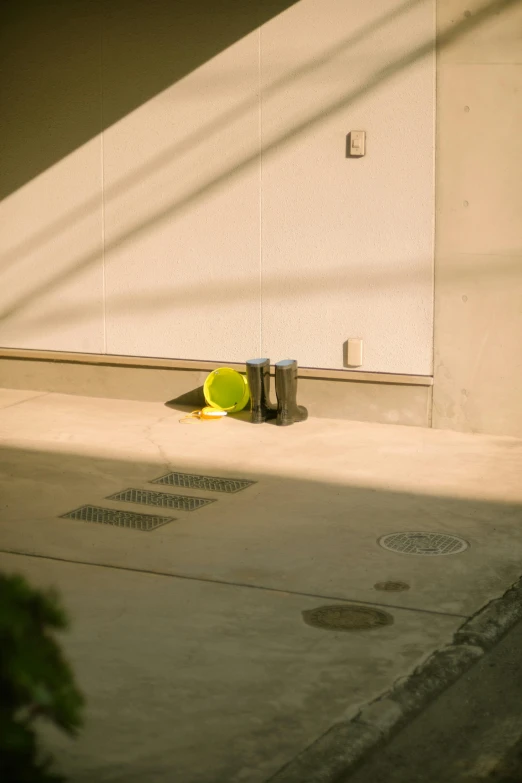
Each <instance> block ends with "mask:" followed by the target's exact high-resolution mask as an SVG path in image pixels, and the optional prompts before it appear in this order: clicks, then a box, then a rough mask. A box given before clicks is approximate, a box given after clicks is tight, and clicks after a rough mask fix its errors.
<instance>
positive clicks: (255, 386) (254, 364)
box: [246, 359, 277, 424]
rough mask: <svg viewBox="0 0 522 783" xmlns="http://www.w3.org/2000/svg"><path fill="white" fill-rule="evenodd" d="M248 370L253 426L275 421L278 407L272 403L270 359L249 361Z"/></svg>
mask: <svg viewBox="0 0 522 783" xmlns="http://www.w3.org/2000/svg"><path fill="white" fill-rule="evenodd" d="M246 369H247V381H248V386H249V389H250V412H251V421H252V424H262V423H263V422H264V421H266V420H267V419H274V418H275V417H276V415H277V406H276V405H273V404H272V403H271V402H270V359H249V361H248V362H247V363H246Z"/></svg>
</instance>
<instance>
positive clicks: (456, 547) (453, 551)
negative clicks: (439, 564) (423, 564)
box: [378, 532, 469, 556]
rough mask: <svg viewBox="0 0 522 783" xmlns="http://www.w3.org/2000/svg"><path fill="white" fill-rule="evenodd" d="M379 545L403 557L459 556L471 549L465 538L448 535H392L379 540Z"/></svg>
mask: <svg viewBox="0 0 522 783" xmlns="http://www.w3.org/2000/svg"><path fill="white" fill-rule="evenodd" d="M378 543H379V544H380V545H381V546H382V547H383V548H384V549H388V550H390V552H400V553H401V554H403V555H431V556H434V555H457V554H459V553H460V552H464V551H465V550H466V549H467V548H468V547H469V544H468V542H467V541H465V540H464V539H463V538H459V537H458V536H450V535H446V533H419V532H416V533H390V534H389V535H387V536H382V538H379V540H378Z"/></svg>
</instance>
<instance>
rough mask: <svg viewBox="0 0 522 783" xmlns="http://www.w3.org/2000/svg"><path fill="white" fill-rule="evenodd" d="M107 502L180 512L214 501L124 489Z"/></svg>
mask: <svg viewBox="0 0 522 783" xmlns="http://www.w3.org/2000/svg"><path fill="white" fill-rule="evenodd" d="M107 500H121V501H122V502H125V503H144V504H145V505H147V506H160V507H161V508H177V509H179V510H180V511H195V510H196V509H197V508H201V507H202V506H208V504H209V503H215V502H216V501H215V500H208V499H207V498H193V497H190V495H171V494H170V493H169V492H154V491H151V490H148V489H145V490H144V489H124V490H123V492H116V494H115V495H109V497H108V498H107Z"/></svg>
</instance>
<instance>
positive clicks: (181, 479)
mask: <svg viewBox="0 0 522 783" xmlns="http://www.w3.org/2000/svg"><path fill="white" fill-rule="evenodd" d="M255 483H256V482H255V481H247V480H246V479H225V478H217V477H216V476H197V475H195V474H193V473H167V475H166V476H160V478H157V479H154V480H153V481H151V484H168V485H169V486H171V487H185V488H186V489H203V490H205V491H206V492H228V493H232V492H241V490H242V489H247V487H251V486H252V484H255Z"/></svg>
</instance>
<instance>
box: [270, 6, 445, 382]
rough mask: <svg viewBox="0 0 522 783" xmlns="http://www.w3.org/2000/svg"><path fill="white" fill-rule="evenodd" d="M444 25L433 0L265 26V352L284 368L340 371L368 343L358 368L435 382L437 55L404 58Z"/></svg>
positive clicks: (320, 13) (312, 11) (326, 9)
mask: <svg viewBox="0 0 522 783" xmlns="http://www.w3.org/2000/svg"><path fill="white" fill-rule="evenodd" d="M434 24H435V20H434V5H433V3H431V2H424V3H417V4H411V3H410V4H408V7H407V9H406V10H405V6H404V4H399V3H397V4H396V5H395V4H394V5H392V6H391V4H390V3H389V2H384V0H381V1H380V2H372V3H363V2H356V3H346V2H344V0H324V2H321V3H316V2H314V0H301V2H300V3H298V4H297V5H295V6H294V7H292V8H290V9H288V10H287V11H286V12H284V13H283V14H281V15H280V16H279V17H277V18H276V19H273V20H271V21H270V22H269V23H267V24H266V25H265V26H264V27H263V29H262V34H261V66H262V82H263V93H262V132H263V165H262V183H263V186H262V194H263V195H262V283H263V353H265V354H270V355H271V356H272V357H273V358H274V359H275V358H278V357H281V358H282V357H285V356H291V357H296V358H298V359H299V361H300V363H301V364H303V365H306V366H323V367H331V368H340V367H342V366H343V343H344V341H345V340H346V339H347V338H348V337H362V338H363V340H364V364H363V366H362V368H361V369H363V370H369V371H371V370H376V371H381V372H388V371H392V372H399V373H420V374H430V373H431V368H432V326H433V324H432V315H433V314H432V300H433V279H432V276H433V216H434V193H433V177H434V172H433V167H434V160H433V156H434V137H433V134H434V60H433V55H432V54H428V55H427V56H425V57H423V58H421V59H420V60H416V61H415V62H413V63H411V62H407V61H406V60H407V58H410V57H411V55H412V52H414V51H415V50H416V49H417V48H418V47H421V46H423V45H428V47H429V44H430V41H432V40H433V36H434ZM390 68H391V69H394V70H395V71H396V72H395V73H394V75H393V76H392V75H391V71H390ZM283 80H284V82H283ZM274 83H276V84H277V85H279V86H278V88H277V89H273V85H274ZM336 105H338V106H340V107H341V108H340V110H339V111H337V110H335V111H332V110H331V107H332V106H336ZM307 123H308V124H307ZM305 126H306V127H305ZM296 129H297V130H298V132H297V133H295V131H296ZM301 130H302V131H303V132H301ZM350 130H365V131H366V132H367V154H366V156H365V157H363V158H359V159H347V158H346V156H345V139H346V134H347V133H348V132H349V131H350ZM281 137H284V141H283V143H279V141H278V139H280V138H281Z"/></svg>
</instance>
